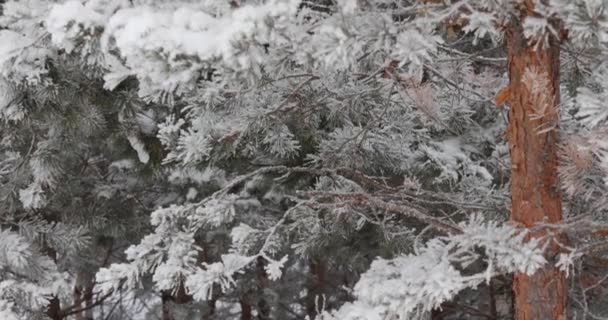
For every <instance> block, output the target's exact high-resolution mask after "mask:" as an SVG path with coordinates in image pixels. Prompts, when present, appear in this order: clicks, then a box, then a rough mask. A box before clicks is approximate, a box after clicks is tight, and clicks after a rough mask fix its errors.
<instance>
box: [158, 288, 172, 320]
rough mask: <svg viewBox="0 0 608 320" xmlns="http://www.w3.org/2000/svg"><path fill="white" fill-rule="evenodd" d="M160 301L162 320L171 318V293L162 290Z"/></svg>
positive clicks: (170, 319)
mask: <svg viewBox="0 0 608 320" xmlns="http://www.w3.org/2000/svg"><path fill="white" fill-rule="evenodd" d="M161 301H162V307H161V308H162V311H161V319H162V320H173V318H172V317H171V306H170V303H171V293H169V292H166V291H164V292H163V293H162V296H161Z"/></svg>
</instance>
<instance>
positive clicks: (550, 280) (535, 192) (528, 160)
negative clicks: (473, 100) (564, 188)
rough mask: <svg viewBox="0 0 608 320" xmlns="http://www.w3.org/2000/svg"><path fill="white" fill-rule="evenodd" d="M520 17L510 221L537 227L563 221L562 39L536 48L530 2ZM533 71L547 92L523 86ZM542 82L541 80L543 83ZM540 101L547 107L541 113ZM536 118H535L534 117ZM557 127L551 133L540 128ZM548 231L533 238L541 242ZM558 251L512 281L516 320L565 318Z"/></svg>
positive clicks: (515, 30) (511, 33)
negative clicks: (527, 25)
mask: <svg viewBox="0 0 608 320" xmlns="http://www.w3.org/2000/svg"><path fill="white" fill-rule="evenodd" d="M523 5H524V7H523V8H522V16H521V17H515V18H514V19H513V21H512V22H511V24H510V25H509V26H508V29H507V41H508V64H509V65H508V67H509V94H510V97H509V102H510V109H509V127H508V132H507V137H508V140H509V149H510V153H511V193H512V195H511V197H512V212H511V219H512V220H513V221H515V222H518V223H520V224H522V225H524V226H525V227H531V226H533V225H535V224H537V223H539V222H546V223H555V222H559V221H560V220H561V217H562V214H561V197H560V194H559V181H558V178H557V149H558V145H557V139H558V132H557V123H558V120H559V116H558V105H559V67H560V65H559V40H558V39H555V38H553V37H552V39H551V40H550V41H549V44H548V45H545V46H541V47H534V44H530V43H529V42H528V41H527V40H526V39H525V38H524V35H523V29H522V20H523V17H524V16H526V15H531V14H532V2H531V1H526V2H525V3H524V4H523ZM529 70H534V72H535V73H536V74H538V75H542V77H544V78H546V79H547V80H548V83H549V87H548V88H546V90H543V92H541V93H540V95H541V96H539V92H531V91H530V90H529V88H528V87H529V84H528V86H527V85H526V83H524V81H523V77H524V75H525V74H526V72H529ZM542 77H541V78H542ZM539 101H544V102H546V105H547V106H548V107H547V108H545V109H544V110H543V112H542V117H537V115H538V112H539V110H540V109H541V108H540V106H539V105H538V104H539ZM535 115H536V116H535ZM549 127H554V128H553V129H552V130H549V131H540V130H539V129H544V128H549ZM543 235H545V231H537V232H535V233H531V234H530V237H540V236H543ZM558 250H559V249H558V247H557V246H556V245H554V244H550V245H549V247H548V248H547V251H546V258H547V260H548V261H549V263H547V264H546V266H545V267H544V268H543V269H541V270H539V271H538V272H536V273H535V274H534V275H532V276H527V275H525V274H515V275H514V278H513V304H514V313H515V314H514V319H516V320H549V319H552V320H562V319H565V301H566V300H565V297H566V292H565V278H564V274H563V273H562V272H560V271H559V269H557V268H556V267H554V256H555V255H556V254H557V253H558Z"/></svg>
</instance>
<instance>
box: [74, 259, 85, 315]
mask: <svg viewBox="0 0 608 320" xmlns="http://www.w3.org/2000/svg"><path fill="white" fill-rule="evenodd" d="M84 277H85V275H84V272H83V271H78V273H77V274H76V284H75V285H74V292H73V294H72V298H73V299H74V305H75V306H76V310H78V311H77V312H76V313H75V314H74V319H75V320H83V317H82V316H83V311H82V310H80V309H82V290H83V282H84Z"/></svg>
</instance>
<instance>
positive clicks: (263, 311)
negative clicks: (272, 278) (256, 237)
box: [256, 257, 270, 320]
mask: <svg viewBox="0 0 608 320" xmlns="http://www.w3.org/2000/svg"><path fill="white" fill-rule="evenodd" d="M265 267H266V260H265V259H264V258H262V257H258V258H257V261H256V272H257V276H258V316H257V318H258V320H269V319H270V305H269V304H268V302H267V301H266V299H265V298H264V293H265V292H264V291H265V289H266V288H268V284H269V283H268V282H269V280H268V274H267V273H266V269H265Z"/></svg>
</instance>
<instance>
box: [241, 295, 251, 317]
mask: <svg viewBox="0 0 608 320" xmlns="http://www.w3.org/2000/svg"><path fill="white" fill-rule="evenodd" d="M239 302H240V304H241V320H253V313H252V312H251V311H252V310H251V303H249V301H248V298H247V297H246V296H244V297H242V298H241V301H239Z"/></svg>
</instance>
